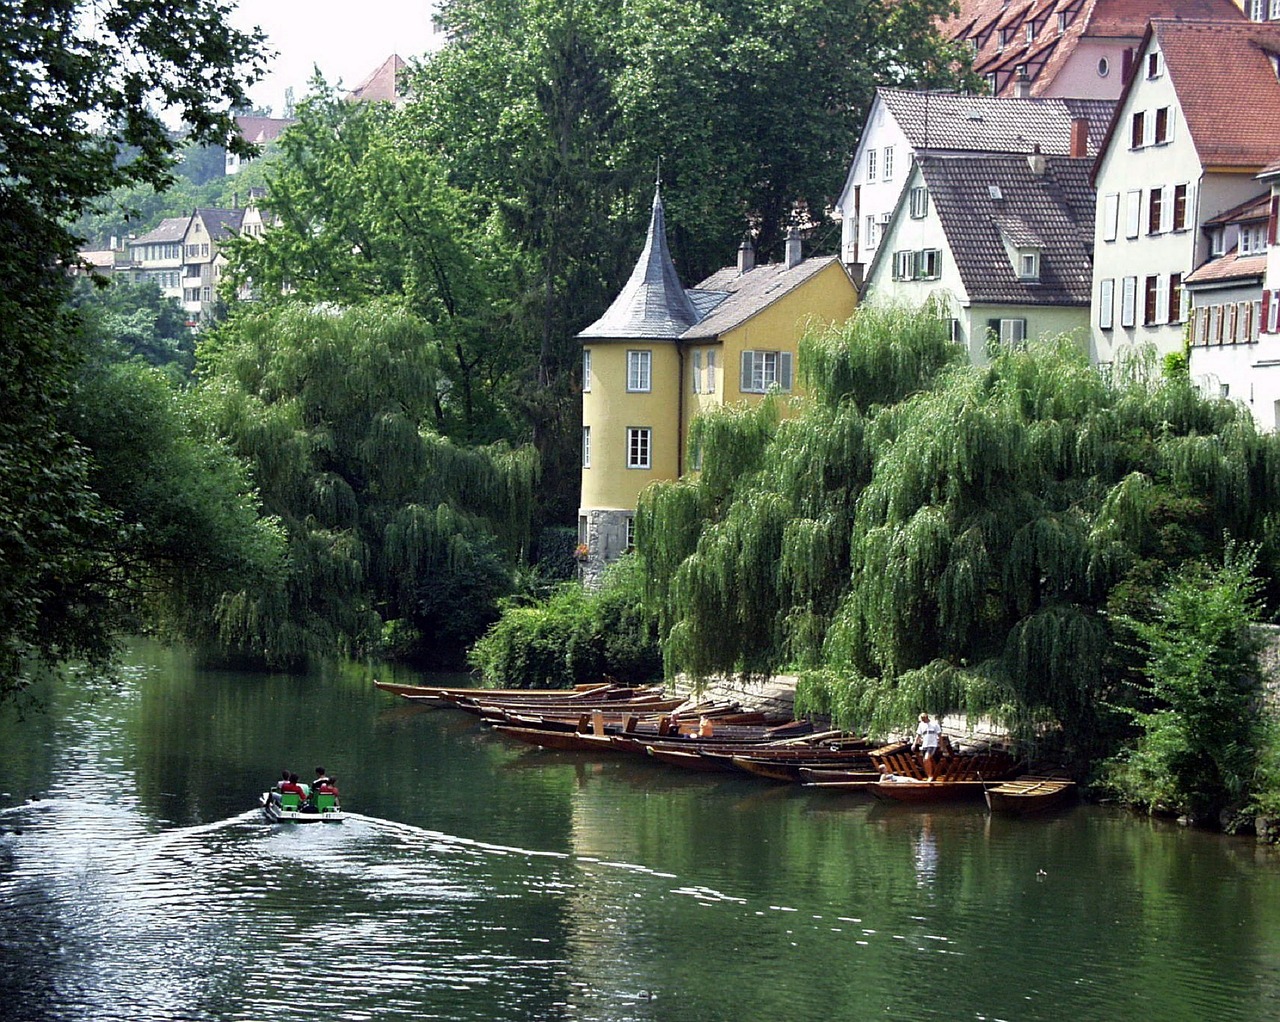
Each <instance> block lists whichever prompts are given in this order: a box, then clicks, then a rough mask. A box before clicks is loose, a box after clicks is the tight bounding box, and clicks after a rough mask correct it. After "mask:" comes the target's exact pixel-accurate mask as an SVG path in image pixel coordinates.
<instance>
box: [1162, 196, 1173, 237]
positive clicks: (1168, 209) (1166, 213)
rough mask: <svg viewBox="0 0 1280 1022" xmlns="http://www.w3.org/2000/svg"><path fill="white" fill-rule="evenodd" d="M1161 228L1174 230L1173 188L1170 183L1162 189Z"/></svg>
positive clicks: (1165, 230)
mask: <svg viewBox="0 0 1280 1022" xmlns="http://www.w3.org/2000/svg"><path fill="white" fill-rule="evenodd" d="M1160 230H1161V231H1162V232H1166V233H1167V232H1168V231H1171V230H1173V189H1172V188H1171V187H1170V186H1169V185H1165V186H1163V187H1162V188H1161V189H1160Z"/></svg>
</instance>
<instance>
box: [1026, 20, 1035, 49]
mask: <svg viewBox="0 0 1280 1022" xmlns="http://www.w3.org/2000/svg"><path fill="white" fill-rule="evenodd" d="M1035 41H1036V23H1035V22H1034V21H1028V22H1027V43H1028V44H1030V43H1034V42H1035Z"/></svg>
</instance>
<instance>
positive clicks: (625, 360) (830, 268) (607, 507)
mask: <svg viewBox="0 0 1280 1022" xmlns="http://www.w3.org/2000/svg"><path fill="white" fill-rule="evenodd" d="M857 301H858V295H857V289H856V288H855V287H854V284H853V281H852V280H851V279H850V277H849V275H848V273H847V272H846V271H845V269H844V267H843V266H842V265H841V263H840V262H839V260H838V259H837V258H835V257H834V256H832V257H826V258H819V259H802V258H801V253H800V237H799V233H798V232H796V231H794V230H793V231H792V234H791V236H790V237H789V238H788V239H787V248H786V258H785V260H784V261H783V262H781V263H769V264H765V265H761V266H756V265H755V264H754V258H753V253H752V250H751V246H750V245H749V244H747V243H744V244H743V246H742V248H741V249H739V252H738V264H737V265H736V266H729V267H726V268H725V269H722V270H719V271H717V272H716V273H714V274H712V275H711V276H710V277H708V278H707V279H706V280H704V281H702V282H701V283H700V284H699V285H698V286H697V287H695V288H691V289H686V288H685V287H684V286H683V285H682V284H681V283H680V279H679V276H678V275H677V273H676V269H675V265H674V264H673V263H672V261H671V254H670V251H669V250H668V248H667V239H666V224H665V219H664V214H663V208H662V197H661V195H660V194H657V193H655V195H654V198H653V215H652V217H651V218H650V221H649V231H648V234H647V236H646V238H645V244H644V249H643V251H642V252H641V253H640V258H639V260H638V261H637V263H636V266H635V269H634V270H633V271H632V273H631V277H630V279H629V280H628V281H627V283H626V285H625V286H624V287H623V289H622V291H621V293H620V294H619V295H618V297H617V298H616V299H615V300H614V302H613V304H612V305H610V306H609V308H608V310H607V311H606V312H605V314H604V315H603V316H601V317H600V318H599V319H598V320H596V322H594V323H593V324H591V326H589V327H587V328H586V329H585V330H583V331H582V332H581V333H580V334H579V335H578V337H579V338H580V339H581V340H582V345H583V347H582V389H583V394H582V497H581V505H580V507H579V510H578V539H579V542H580V543H581V544H583V545H584V546H585V548H586V556H585V562H584V566H583V574H584V577H585V578H586V579H587V580H588V581H590V580H593V579H594V578H595V577H596V576H598V574H599V572H600V571H601V570H602V569H603V567H604V565H605V564H607V563H608V562H610V561H612V560H615V559H616V558H617V557H618V556H619V555H621V554H622V553H623V552H624V551H626V550H627V549H628V548H629V547H630V546H631V545H632V542H633V540H634V531H633V530H634V514H635V507H636V498H637V497H638V496H639V494H640V491H641V490H643V489H644V488H645V487H646V486H648V485H649V484H650V483H652V482H659V481H667V480H671V479H677V478H679V477H680V476H681V475H683V474H684V473H685V472H686V471H688V470H689V469H690V468H691V466H690V465H689V464H688V457H687V443H688V435H689V423H690V421H691V420H692V419H693V417H694V416H695V415H697V414H698V413H699V412H702V411H705V410H707V409H709V408H713V407H718V406H720V405H724V404H733V403H737V402H740V401H748V402H751V401H759V400H761V399H762V398H763V396H764V395H765V394H766V393H768V392H769V391H771V390H775V389H776V390H780V391H782V392H783V393H790V392H792V391H793V390H794V389H795V386H796V383H795V381H796V358H797V347H798V342H799V340H800V337H801V335H802V334H803V333H804V332H805V331H806V330H807V329H808V328H809V327H810V326H811V325H813V326H826V325H829V324H832V323H840V322H843V321H844V320H846V319H848V318H849V317H850V316H851V315H853V310H854V308H855V306H856V305H857Z"/></svg>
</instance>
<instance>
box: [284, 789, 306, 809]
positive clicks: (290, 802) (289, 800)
mask: <svg viewBox="0 0 1280 1022" xmlns="http://www.w3.org/2000/svg"><path fill="white" fill-rule="evenodd" d="M280 808H281V809H283V810H285V811H286V812H295V813H296V812H297V811H298V810H299V809H301V808H302V798H301V796H300V795H299V794H298V793H297V792H296V791H285V792H282V793H281V794H280Z"/></svg>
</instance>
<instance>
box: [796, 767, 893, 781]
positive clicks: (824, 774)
mask: <svg viewBox="0 0 1280 1022" xmlns="http://www.w3.org/2000/svg"><path fill="white" fill-rule="evenodd" d="M797 772H798V773H799V774H800V781H801V783H803V784H809V785H830V784H864V785H865V784H871V783H874V782H876V781H878V780H880V772H879V771H878V770H866V769H861V770H860V769H858V768H857V767H838V766H830V765H824V766H802V767H799V768H798V769H797Z"/></svg>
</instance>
